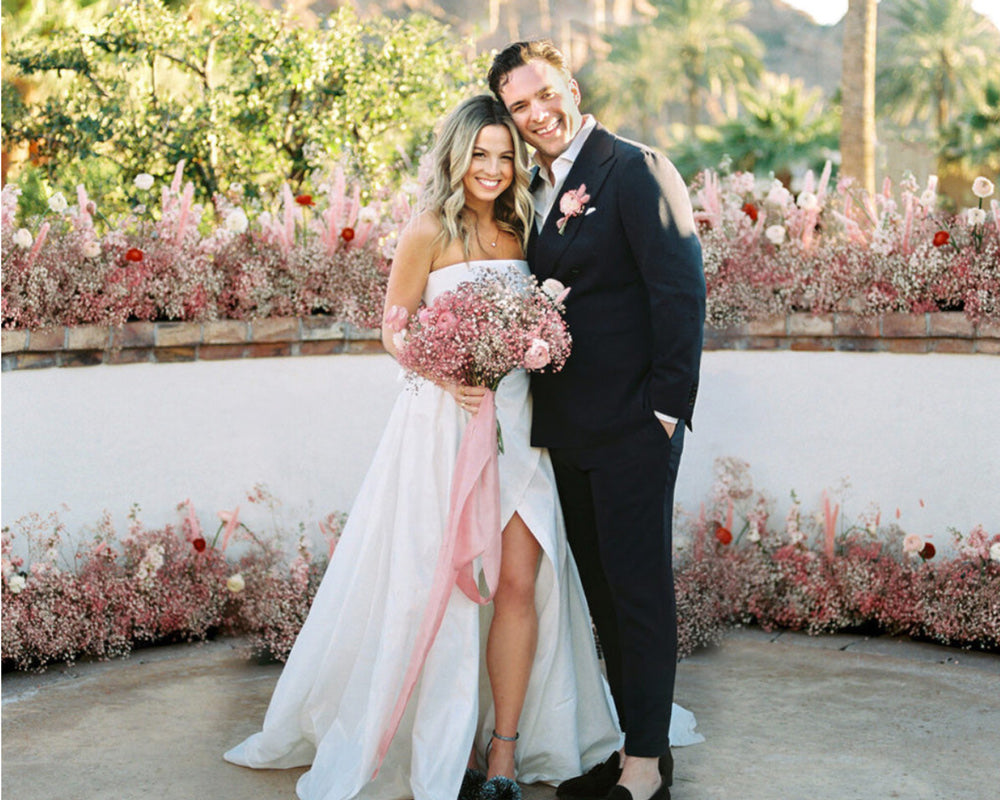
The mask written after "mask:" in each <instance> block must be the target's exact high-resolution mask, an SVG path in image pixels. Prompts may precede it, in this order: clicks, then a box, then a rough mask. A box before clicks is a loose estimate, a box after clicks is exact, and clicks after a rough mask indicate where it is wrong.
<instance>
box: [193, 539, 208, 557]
mask: <svg viewBox="0 0 1000 800" xmlns="http://www.w3.org/2000/svg"><path fill="white" fill-rule="evenodd" d="M191 546H192V547H193V548H194V549H195V550H197V551H198V552H199V553H204V552H205V548H206V547H208V545H207V544H206V543H205V540H204V539H203V538H202V537H200V536H199V537H198V538H197V539H192V540H191Z"/></svg>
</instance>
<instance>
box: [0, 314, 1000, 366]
mask: <svg viewBox="0 0 1000 800" xmlns="http://www.w3.org/2000/svg"><path fill="white" fill-rule="evenodd" d="M705 349H706V350H791V351H809V352H822V351H842V352H889V353H970V354H971V353H981V354H989V355H1000V320H986V321H983V322H980V323H979V324H973V323H972V322H970V321H969V320H968V319H967V318H966V317H965V315H964V314H963V313H961V312H932V313H926V314H904V313H898V314H886V315H885V316H882V317H871V318H869V317H858V316H856V315H853V314H808V313H801V314H788V315H785V316H778V317H772V318H768V319H761V320H755V321H753V322H749V323H746V324H744V325H737V326H733V327H731V328H725V329H716V328H706V329H705ZM2 352H3V371H4V372H7V371H11V370H18V369H42V368H47V367H75V366H95V365H98V364H146V363H150V364H152V363H176V362H179V361H218V360H224V359H241V358H276V357H287V356H319V355H337V354H370V353H381V352H383V349H382V342H381V337H380V335H379V332H378V331H377V330H365V329H361V328H356V327H355V326H353V325H350V324H345V323H341V322H336V321H335V320H333V319H331V318H329V317H323V316H313V317H302V318H299V317H273V318H269V319H261V320H256V321H253V322H241V321H238V320H215V321H211V322H129V323H126V324H125V325H122V326H121V327H108V326H101V325H81V326H75V327H62V326H57V327H53V328H43V329H39V330H34V331H27V330H5V331H3V332H2Z"/></svg>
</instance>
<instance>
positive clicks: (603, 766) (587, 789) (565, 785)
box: [556, 752, 622, 798]
mask: <svg viewBox="0 0 1000 800" xmlns="http://www.w3.org/2000/svg"><path fill="white" fill-rule="evenodd" d="M619 760H620V759H619V758H618V753H617V752H615V753H612V754H611V755H610V756H608V760H607V761H602V762H601V763H600V764H598V765H597V766H596V767H591V768H590V770H589V771H588V772H586V773H584V774H583V775H580V776H578V777H576V778H570V779H569V780H565V781H563V782H562V783H560V784H559V786H557V787H556V797H570V798H573V797H588V798H593V797H604V795H606V794H607V793H608V792H610V791H611V789H612V788H613V787H614V785H615V784H616V783H618V779H619V778H620V777H621V776H622V768H621V767H620V766H619V765H618V764H619Z"/></svg>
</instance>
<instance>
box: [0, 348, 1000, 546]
mask: <svg viewBox="0 0 1000 800" xmlns="http://www.w3.org/2000/svg"><path fill="white" fill-rule="evenodd" d="M397 375H398V368H397V367H396V365H395V363H394V362H393V361H392V360H391V359H390V358H389V357H388V356H385V355H378V356H361V355H356V356H346V355H342V356H333V357H296V358H273V359H270V358H264V359H249V360H242V361H217V362H194V363H182V364H141V365H131V366H101V367H86V368H63V369H46V370H36V371H32V370H21V371H15V372H8V373H5V374H4V376H3V379H2V399H3V406H2V422H3V428H2V455H3V464H2V466H3V480H2V499H3V506H2V519H3V524H4V525H10V524H12V523H13V522H14V521H15V520H16V519H17V518H18V517H20V516H22V515H24V514H27V513H29V512H32V511H39V512H49V511H60V517H61V519H62V520H63V521H64V522H65V523H67V527H68V528H69V530H70V531H71V532H74V533H75V532H78V531H79V530H80V529H81V528H83V527H84V526H88V525H92V524H94V523H95V522H96V521H97V520H98V518H99V517H100V515H101V513H102V511H103V510H104V509H108V510H110V511H111V512H112V514H113V516H114V518H115V520H116V522H117V523H118V524H119V530H120V531H121V532H124V530H125V528H126V515H127V512H128V510H129V508H130V506H131V505H132V504H133V503H138V504H139V505H140V506H141V507H142V514H141V518H142V519H143V521H144V522H145V523H146V524H147V525H162V524H165V523H168V522H176V521H177V520H178V518H179V515H178V513H177V511H176V510H175V509H176V505H177V504H178V503H179V502H181V501H183V500H185V499H186V498H189V497H190V498H191V500H192V501H193V502H194V505H195V508H196V509H197V510H198V512H199V514H200V515H201V517H202V520H203V523H204V525H205V527H206V528H209V529H211V528H214V524H215V521H214V513H215V512H216V511H217V510H220V509H227V508H232V507H234V506H236V505H240V506H241V509H242V510H241V517H242V518H243V519H245V520H246V521H247V522H248V523H249V524H250V525H251V527H257V528H259V529H267V528H268V527H269V526H271V525H272V524H273V523H272V522H271V520H270V515H269V514H267V513H265V512H264V510H263V509H260V508H259V507H257V508H254V507H253V506H251V505H249V504H248V503H247V502H246V499H245V494H246V492H247V490H250V489H252V487H253V486H254V485H255V484H257V483H263V484H266V486H267V487H268V488H269V489H270V491H271V492H272V493H273V494H274V496H275V497H276V498H277V499H278V500H279V501H281V503H282V506H281V509H280V514H279V519H278V522H279V524H281V525H282V526H283V527H284V528H285V529H286V530H288V532H289V534H290V535H291V534H294V533H295V531H296V530H297V527H298V524H299V523H300V522H301V523H305V524H306V526H307V529H308V530H310V531H312V532H313V533H314V534H315V533H316V532H317V529H316V520H317V519H318V518H319V517H321V516H323V515H325V514H326V513H328V512H330V511H333V510H344V511H346V510H348V509H349V508H350V503H351V500H352V498H353V497H354V494H355V493H356V491H357V489H358V486H359V485H360V482H361V479H362V477H363V475H364V471H365V469H366V468H367V464H368V460H369V459H370V457H371V454H372V452H373V450H374V447H375V444H376V442H377V441H378V437H379V435H380V433H381V428H382V425H383V423H384V421H385V419H386V417H387V415H388V413H389V410H390V407H391V405H392V402H393V399H394V398H395V396H396V394H397V393H398V392H399V391H400V390H401V388H402V384H401V383H399V382H397ZM998 399H1000V359H997V358H992V357H989V356H964V355H896V354H885V353H882V354H861V353H857V354H855V353H830V352H823V353H799V352H758V351H738V352H737V351H712V352H708V353H706V354H705V357H704V362H703V375H702V389H701V394H700V398H699V407H698V418H697V420H696V429H695V432H694V434H692V435H689V437H688V438H687V443H686V447H685V455H684V461H683V463H682V467H681V477H680V480H679V484H678V492H677V500H678V502H680V503H681V504H683V505H684V506H686V507H687V508H690V509H696V508H697V507H698V504H699V503H701V501H702V500H703V499H704V498H705V497H706V495H707V492H708V490H709V487H710V485H711V482H712V466H713V462H714V459H715V458H716V457H718V456H736V457H739V458H742V459H744V460H746V461H748V462H750V465H751V473H752V475H753V478H754V481H755V485H756V486H758V487H760V488H763V489H765V490H766V491H767V492H768V493H770V494H771V495H772V496H774V497H775V498H776V499H777V500H778V501H779V513H782V509H783V508H784V507H787V498H788V494H789V491H790V490H792V489H794V490H795V491H796V493H797V494H798V496H799V498H800V499H801V500H802V501H803V503H804V504H805V506H806V508H810V509H815V508H818V507H819V502H820V495H821V492H822V491H823V490H824V489H827V488H830V489H834V488H836V487H838V486H840V484H841V483H842V480H843V479H845V478H847V479H848V480H849V481H850V485H851V488H850V490H849V491H848V492H847V494H846V502H845V508H844V510H845V512H846V514H847V516H848V518H849V519H853V518H854V517H855V516H856V515H857V514H858V513H860V512H861V511H863V510H865V509H866V508H867V507H868V505H869V504H870V503H871V502H875V503H878V504H879V505H880V506H881V507H882V509H883V511H884V512H885V514H884V516H885V518H886V519H888V518H889V515H890V514H891V513H894V511H895V509H896V508H897V507H899V508H900V510H901V512H902V516H901V519H900V523H901V524H902V525H903V526H904V527H906V528H907V529H908V530H914V531H917V532H920V533H924V534H929V533H932V534H935V536H934V541H935V543H936V544H938V546H939V547H940V546H941V545H945V546H947V544H948V537H947V534H946V529H947V528H948V527H949V526H955V527H957V528H959V529H961V530H963V531H968V529H969V528H970V527H971V526H972V525H974V524H976V523H983V524H984V525H986V526H987V528H988V529H989V530H990V531H991V532H993V531H996V530H998V529H1000V455H998V454H1000V422H998V419H997V400H998ZM921 500H923V501H924V505H923V507H921V505H920V501H921ZM63 504H65V505H66V506H68V510H63V509H62V505H63Z"/></svg>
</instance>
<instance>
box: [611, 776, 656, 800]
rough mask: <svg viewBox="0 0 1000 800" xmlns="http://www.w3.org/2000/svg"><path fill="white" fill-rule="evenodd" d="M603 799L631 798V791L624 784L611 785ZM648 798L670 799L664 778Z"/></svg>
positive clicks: (629, 799)
mask: <svg viewBox="0 0 1000 800" xmlns="http://www.w3.org/2000/svg"><path fill="white" fill-rule="evenodd" d="M604 800H632V792H630V791H629V790H628V789H626V788H625V787H624V786H612V787H611V791H610V792H608V794H607V796H606V797H605V798H604ZM649 800H670V787H669V786H667V782H666V780H664V781H663V783H661V784H660V788H659V789H657V790H656V791H655V792H653V794H652V795H650V797H649Z"/></svg>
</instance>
